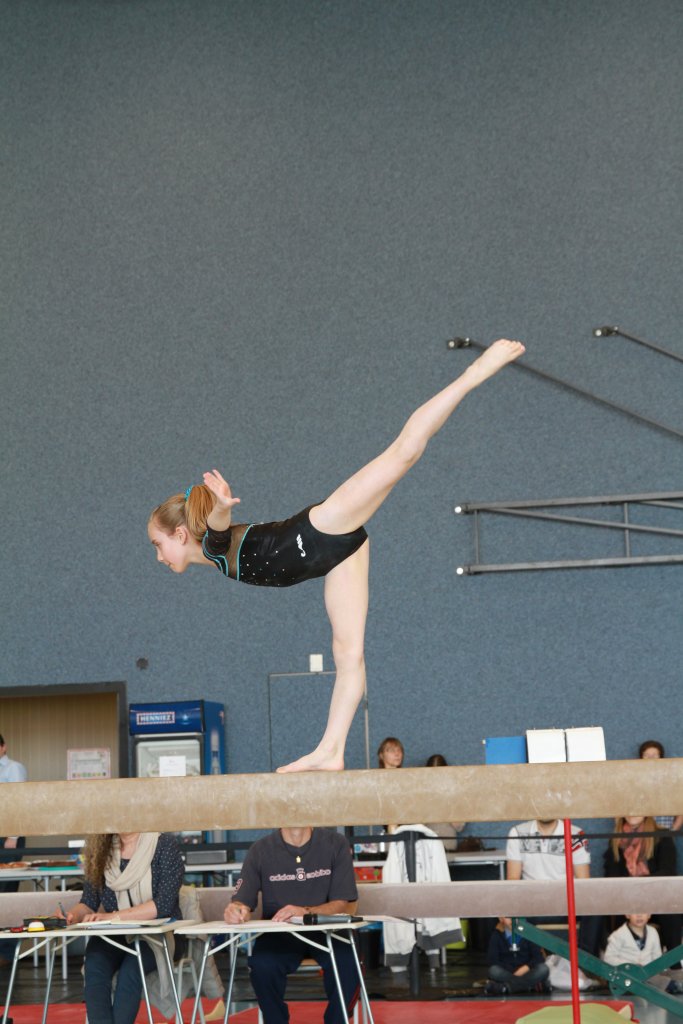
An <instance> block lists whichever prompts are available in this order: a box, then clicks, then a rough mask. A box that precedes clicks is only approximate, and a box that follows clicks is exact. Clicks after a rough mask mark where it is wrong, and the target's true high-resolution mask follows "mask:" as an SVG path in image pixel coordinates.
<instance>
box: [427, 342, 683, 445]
mask: <svg viewBox="0 0 683 1024" xmlns="http://www.w3.org/2000/svg"><path fill="white" fill-rule="evenodd" d="M598 329H599V330H601V331H602V330H611V331H613V333H622V332H619V331H618V329H617V328H598ZM600 336H601V337H602V335H600ZM623 337H630V338H631V340H633V336H632V335H626V334H624V335H623ZM638 340H640V339H638ZM641 344H642V342H641ZM446 347H447V348H449V349H459V348H475V349H477V350H478V351H479V352H484V351H485V349H486V348H488V346H487V345H482V344H481V342H479V341H474V340H473V339H472V338H450V339H449V340H448V341H447V342H446ZM512 367H513V368H514V369H516V370H523V371H524V372H525V373H532V374H533V375H534V376H535V377H540V378H541V380H547V381H549V382H550V383H551V384H559V386H560V387H562V388H564V389H565V391H572V392H573V393H574V394H575V395H581V397H582V398H587V399H588V400H589V401H591V402H597V403H598V405H603V406H605V407H606V408H607V409H612V410H613V411H614V412H620V413H622V414H623V415H625V416H629V417H630V418H631V419H632V420H636V421H637V422H638V423H644V424H645V425H646V426H648V427H654V429H655V430H660V431H661V432H662V433H664V434H669V435H671V436H672V437H679V438H683V430H679V429H678V428H677V427H669V426H667V424H666V423H660V422H659V420H655V419H652V417H651V416H643V414H642V413H639V412H636V411H635V410H634V409H629V408H628V407H627V406H625V405H620V404H619V402H612V401H610V399H608V398H601V397H600V395H595V394H593V392H592V391H587V390H586V388H580V387H577V385H576V384H572V383H571V382H570V381H568V380H563V379H562V378H561V377H555V376H554V374H552V373H546V371H545V370H539V369H538V368H537V367H536V366H532V365H531V363H529V362H528V361H527V360H526V359H523V360H518V361H517V362H515V363H513V364H512Z"/></svg>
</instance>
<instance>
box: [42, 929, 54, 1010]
mask: <svg viewBox="0 0 683 1024" xmlns="http://www.w3.org/2000/svg"><path fill="white" fill-rule="evenodd" d="M56 953H57V943H56V942H53V941H52V940H51V939H48V940H47V944H46V946H45V962H46V963H47V965H48V972H47V981H46V983H45V1002H44V1003H43V1021H42V1024H45V1021H46V1020H47V1008H48V1006H49V1005H50V989H51V987H52V971H53V969H54V966H55V954H56Z"/></svg>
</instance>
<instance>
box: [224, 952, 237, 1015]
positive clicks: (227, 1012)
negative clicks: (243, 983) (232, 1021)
mask: <svg viewBox="0 0 683 1024" xmlns="http://www.w3.org/2000/svg"><path fill="white" fill-rule="evenodd" d="M238 950H239V940H238V941H237V942H234V943H233V944H232V945H231V947H230V980H229V982H228V991H227V992H226V994H225V1016H224V1017H223V1024H228V1017H229V1016H230V1000H231V999H232V990H233V986H234V984H235V971H236V969H237V952H238Z"/></svg>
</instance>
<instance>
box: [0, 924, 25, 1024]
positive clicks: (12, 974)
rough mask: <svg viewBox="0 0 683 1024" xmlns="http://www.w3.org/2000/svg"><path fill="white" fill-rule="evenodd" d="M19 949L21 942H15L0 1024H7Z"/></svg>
mask: <svg viewBox="0 0 683 1024" xmlns="http://www.w3.org/2000/svg"><path fill="white" fill-rule="evenodd" d="M20 948H21V941H20V940H17V944H16V946H15V947H14V959H13V960H12V970H11V971H10V976H9V985H8V986H7V996H6V998H5V1012H4V1013H3V1015H2V1024H7V1018H8V1017H9V1008H10V1004H11V1002H12V989H13V988H14V979H15V977H16V974H17V965H18V963H19V949H20Z"/></svg>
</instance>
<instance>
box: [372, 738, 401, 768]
mask: <svg viewBox="0 0 683 1024" xmlns="http://www.w3.org/2000/svg"><path fill="white" fill-rule="evenodd" d="M405 756H406V752H405V750H404V749H403V744H402V743H401V741H400V740H399V739H397V738H396V737H395V736H386V737H385V738H384V739H383V740H382V742H381V743H380V745H379V747H378V748H377V766H378V768H401V767H402V765H403V761H404V758H405Z"/></svg>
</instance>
